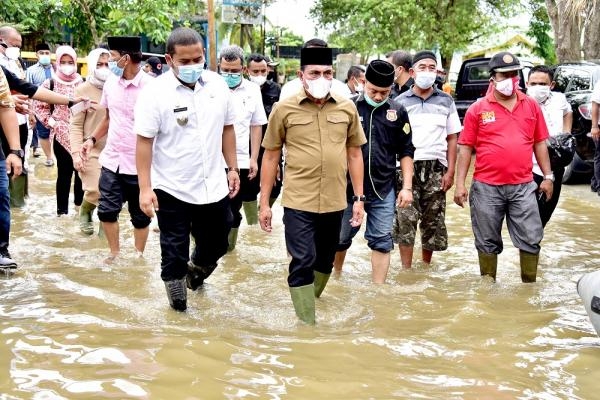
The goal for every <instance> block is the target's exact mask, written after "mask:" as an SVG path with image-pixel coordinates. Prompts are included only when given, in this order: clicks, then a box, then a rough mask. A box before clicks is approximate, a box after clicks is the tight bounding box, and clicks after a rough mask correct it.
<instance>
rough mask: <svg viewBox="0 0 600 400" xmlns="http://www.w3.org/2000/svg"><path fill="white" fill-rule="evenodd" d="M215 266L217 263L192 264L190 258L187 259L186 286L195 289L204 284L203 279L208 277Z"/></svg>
mask: <svg viewBox="0 0 600 400" xmlns="http://www.w3.org/2000/svg"><path fill="white" fill-rule="evenodd" d="M215 268H217V264H213V265H209V266H206V267H200V266H198V265H196V264H194V263H193V262H192V261H191V260H190V261H188V273H187V276H186V282H187V287H188V289H190V290H196V289H198V288H199V287H200V286H202V285H203V284H204V280H205V279H206V278H208V277H209V276H210V275H211V274H212V273H213V271H214V270H215Z"/></svg>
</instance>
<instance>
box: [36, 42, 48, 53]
mask: <svg viewBox="0 0 600 400" xmlns="http://www.w3.org/2000/svg"><path fill="white" fill-rule="evenodd" d="M41 50H48V51H50V46H48V43H38V44H36V45H35V52H36V53H37V52H38V51H41Z"/></svg>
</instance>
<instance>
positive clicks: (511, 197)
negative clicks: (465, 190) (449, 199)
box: [469, 180, 544, 254]
mask: <svg viewBox="0 0 600 400" xmlns="http://www.w3.org/2000/svg"><path fill="white" fill-rule="evenodd" d="M536 193H537V185H536V183H535V182H533V181H531V182H528V183H522V184H517V185H488V184H485V183H483V182H479V181H476V180H473V184H472V185H471V190H470V194H469V198H470V200H469V201H470V206H471V223H472V225H473V234H474V236H475V247H476V248H477V250H478V251H480V252H482V253H487V254H500V253H501V252H502V250H503V244H502V223H503V221H504V217H505V216H506V225H507V227H508V233H509V234H510V238H511V240H512V242H513V244H514V246H515V247H516V248H518V249H519V250H523V251H525V252H527V253H531V254H538V253H539V252H540V242H541V241H542V238H543V237H544V229H543V228H542V222H541V220H540V214H539V211H538V206H537V202H536Z"/></svg>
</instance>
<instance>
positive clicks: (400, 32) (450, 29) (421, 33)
mask: <svg viewBox="0 0 600 400" xmlns="http://www.w3.org/2000/svg"><path fill="white" fill-rule="evenodd" d="M518 9H519V1H518V0H487V1H483V0H421V1H418V2H416V1H404V2H399V1H394V0H345V1H340V0H317V1H316V3H315V5H314V6H313V8H312V9H311V15H312V16H313V17H314V18H316V19H317V20H318V21H319V25H321V26H322V27H325V28H328V29H331V30H332V31H334V33H333V34H332V35H331V36H330V38H329V41H330V42H332V43H336V44H338V45H340V46H341V47H343V48H346V49H348V50H353V51H356V52H359V53H361V55H362V56H363V58H366V57H367V56H368V55H372V54H381V53H386V52H388V51H391V50H396V49H409V50H410V49H412V50H420V49H435V48H438V49H439V50H440V54H441V58H442V64H443V65H444V67H445V68H449V64H450V61H451V59H452V54H453V53H454V51H455V50H459V49H464V48H465V47H466V46H467V45H468V44H470V43H471V42H472V41H473V40H475V39H477V38H479V37H481V36H484V35H487V34H490V33H492V32H494V31H495V30H498V29H499V27H498V26H497V24H496V21H498V20H499V19H501V18H507V17H509V16H511V15H513V14H515V13H516V12H517V11H518Z"/></svg>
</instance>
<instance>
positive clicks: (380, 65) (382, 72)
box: [365, 60, 395, 88]
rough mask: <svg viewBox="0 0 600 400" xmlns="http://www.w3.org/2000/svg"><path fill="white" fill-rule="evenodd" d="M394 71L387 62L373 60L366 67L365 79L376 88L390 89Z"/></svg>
mask: <svg viewBox="0 0 600 400" xmlns="http://www.w3.org/2000/svg"><path fill="white" fill-rule="evenodd" d="M394 69H395V68H394V66H393V65H392V64H390V63H389V62H387V61H384V60H373V61H371V62H370V63H369V65H367V71H366V72H365V79H366V80H367V81H369V82H370V83H371V84H373V85H375V86H378V87H382V88H386V87H390V86H392V84H393V83H394Z"/></svg>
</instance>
